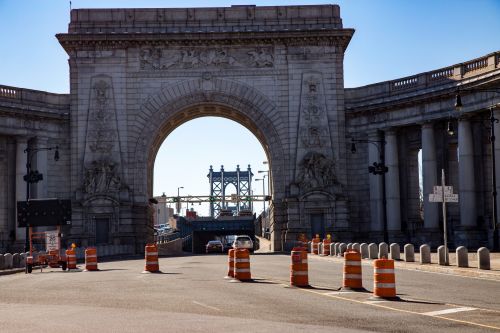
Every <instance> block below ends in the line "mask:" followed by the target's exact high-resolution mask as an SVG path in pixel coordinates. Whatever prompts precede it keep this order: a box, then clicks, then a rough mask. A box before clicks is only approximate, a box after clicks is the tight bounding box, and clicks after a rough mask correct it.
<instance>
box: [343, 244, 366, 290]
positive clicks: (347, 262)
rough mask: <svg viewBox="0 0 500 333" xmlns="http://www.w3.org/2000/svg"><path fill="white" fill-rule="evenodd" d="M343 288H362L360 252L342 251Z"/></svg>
mask: <svg viewBox="0 0 500 333" xmlns="http://www.w3.org/2000/svg"><path fill="white" fill-rule="evenodd" d="M343 288H345V289H354V290H356V289H363V279H362V273H361V254H360V253H359V252H357V251H347V252H345V253H344V283H343Z"/></svg>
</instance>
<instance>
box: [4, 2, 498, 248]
mask: <svg viewBox="0 0 500 333" xmlns="http://www.w3.org/2000/svg"><path fill="white" fill-rule="evenodd" d="M353 32H354V31H353V30H352V29H345V28H343V26H342V20H341V17H340V10H339V7H338V6H336V5H321V6H284V7H255V6H233V7H228V8H185V9H116V10H105V9H98V10H96V9H89V10H86V9H78V10H72V11H71V22H70V25H69V30H68V33H65V34H58V35H57V38H58V39H59V42H60V43H61V45H62V46H63V47H64V49H65V50H66V52H67V53H68V55H69V64H70V94H69V95H54V94H48V93H43V92H33V91H29V90H25V89H18V88H12V87H0V166H1V168H0V170H1V172H0V182H1V183H0V184H1V185H2V186H0V248H1V247H3V248H9V247H14V246H15V245H16V244H17V245H19V244H20V243H22V237H23V232H22V230H17V231H16V228H15V213H14V212H15V202H16V200H25V196H26V185H25V183H24V182H23V180H22V176H23V175H24V173H25V164H26V156H25V155H26V154H23V151H24V149H25V148H26V147H27V145H29V146H30V147H37V146H38V147H47V146H53V145H57V146H59V149H60V156H61V159H60V160H59V161H57V162H55V161H53V160H52V159H51V156H50V152H44V153H39V154H36V155H35V156H34V158H35V159H36V162H35V163H34V165H35V166H36V168H38V170H43V171H44V175H46V177H45V178H44V181H42V182H40V183H38V184H37V185H34V186H33V188H32V194H33V195H34V196H35V197H39V198H42V197H58V198H63V199H71V201H72V211H73V217H72V225H71V226H68V227H65V230H64V234H65V240H66V241H67V242H71V241H75V242H77V243H78V244H79V245H81V246H87V245H94V244H103V243H107V244H114V245H129V246H130V245H131V246H135V249H136V251H137V252H140V251H141V250H142V249H143V248H144V244H145V242H147V241H150V240H151V237H152V221H153V219H152V216H153V214H154V211H153V207H152V206H151V205H150V204H148V199H149V198H151V197H152V190H153V187H152V181H153V179H152V171H153V165H154V159H155V156H156V153H157V151H158V149H159V148H160V145H161V143H162V142H163V140H164V139H165V138H166V137H167V136H168V135H169V134H170V133H171V132H172V131H173V130H174V129H175V128H177V127H178V126H180V125H181V124H183V123H185V122H187V121H189V120H192V119H194V118H197V117H203V116H221V117H225V118H228V119H231V120H234V121H237V122H238V123H240V124H242V125H243V126H245V127H247V128H248V129H249V130H250V131H251V132H252V133H254V135H255V136H256V137H257V138H258V139H259V141H260V142H262V143H263V146H264V149H265V150H266V153H267V155H268V156H269V161H270V176H271V179H272V182H271V194H272V202H271V205H270V220H271V223H270V226H271V230H270V231H271V240H272V249H273V250H287V249H290V248H291V247H292V246H293V245H294V243H295V240H296V239H297V237H298V236H299V234H301V233H305V234H306V235H307V236H308V237H310V236H312V234H315V233H320V234H322V235H325V234H327V233H331V234H333V237H334V239H336V238H342V239H345V238H347V237H349V238H351V239H352V240H365V241H366V240H367V239H368V238H370V239H373V240H378V239H380V238H381V237H382V234H383V233H384V232H388V234H389V236H390V237H391V241H406V240H413V241H415V242H417V243H418V242H436V244H437V242H439V235H440V234H439V215H437V213H436V212H438V208H437V207H436V206H437V205H436V204H431V205H429V204H425V205H424V208H425V209H424V212H425V213H424V215H425V222H422V217H421V215H422V214H421V212H420V206H421V204H420V201H419V194H418V188H419V185H418V170H417V169H416V168H418V162H417V155H418V152H419V150H420V149H423V150H424V151H422V155H423V156H425V158H424V161H423V165H424V171H423V175H424V178H425V179H424V194H425V195H427V194H428V192H426V191H428V190H429V186H432V185H437V183H436V181H437V178H436V175H437V174H438V170H440V168H441V167H443V166H444V167H445V169H447V170H448V171H449V179H450V181H451V182H452V185H455V186H457V185H458V184H457V182H460V181H462V187H461V189H460V191H461V192H460V194H461V195H463V196H465V197H467V198H469V199H468V200H467V204H465V203H464V204H463V205H464V206H463V207H461V208H460V209H454V208H452V207H451V206H450V215H451V216H452V219H453V221H454V222H453V223H454V224H453V225H454V226H455V224H456V228H452V232H453V233H454V234H455V235H456V237H455V239H454V241H456V242H462V243H463V242H465V243H467V244H459V245H471V244H479V243H481V242H484V241H485V239H486V241H488V239H487V238H488V232H489V234H490V237H491V231H488V230H489V229H488V227H487V224H488V216H491V213H490V212H491V210H490V209H488V207H490V206H491V205H490V204H489V203H488V195H487V191H488V183H487V180H486V179H484V176H482V175H483V173H484V174H488V170H490V169H491V165H490V164H489V158H488V151H487V149H486V148H485V146H486V145H487V139H486V141H485V136H486V134H485V131H484V130H482V129H481V128H480V126H476V125H473V124H472V123H471V124H468V123H466V121H467V120H466V119H465V117H461V121H460V125H459V126H456V127H455V128H458V131H459V133H460V134H459V136H458V137H457V136H456V135H455V137H448V136H446V135H444V134H443V133H444V132H445V131H444V130H443V124H444V123H445V122H446V121H448V119H449V118H450V110H451V108H452V104H453V101H452V100H453V96H454V95H453V93H454V91H455V90H456V87H457V86H463V87H491V86H496V87H498V82H499V79H500V69H499V64H498V63H499V54H498V53H495V54H492V55H488V56H486V57H483V58H481V59H477V60H473V61H471V62H468V63H465V64H460V65H457V66H453V67H449V68H445V69H441V70H438V71H434V72H429V73H423V74H420V75H417V76H414V77H409V78H404V79H401V80H395V81H390V82H382V83H379V84H375V85H371V86H366V87H360V88H355V89H344V83H343V58H344V52H345V50H346V48H347V45H348V43H349V41H350V38H351V36H352V34H353ZM492 96H493V95H492V94H488V93H485V92H473V93H472V92H470V93H467V96H464V102H467V108H466V110H464V114H465V115H466V116H467V119H468V118H469V115H470V116H472V117H474V116H475V115H476V114H479V116H481V115H482V114H483V112H482V111H484V110H485V108H486V107H487V106H488V105H491V104H492V103H493V102H494V101H495V100H496V101H498V96H497V97H495V98H496V99H492V98H493V97H492ZM454 119H455V118H453V121H454ZM351 139H355V140H357V141H356V142H358V143H357V152H356V154H351V152H350V149H349V148H350V144H351V142H350V140H351ZM366 141H380V142H385V144H381V146H382V147H377V146H376V145H373V144H370V143H368V142H366ZM461 144H462V145H467V146H466V147H468V148H467V149H465V148H464V149H461V150H460V161H464V160H465V161H468V162H467V163H466V164H467V165H464V163H462V165H459V164H458V163H457V159H456V158H454V155H453V152H456V151H457V146H458V145H461ZM380 149H382V151H383V153H384V154H385V158H386V165H387V166H388V167H389V172H388V173H387V174H386V176H385V186H383V185H384V184H383V183H382V182H383V177H380V176H378V175H370V174H368V172H367V170H366V167H367V166H368V164H371V163H372V162H376V161H377V160H378V157H379V155H380V153H381V151H380ZM445 153H447V154H445ZM444 155H447V156H446V158H444V159H443V158H438V156H444ZM455 155H456V153H455ZM458 169H460V170H458ZM499 172H500V171H499ZM471 174H474V175H475V176H476V178H468V179H469V180H470V179H475V181H474V182H473V183H472V184H469V185H463V181H464V179H466V178H467V175H471ZM478 179H479V180H480V181H478ZM384 188H385V193H386V196H383V195H382V191H383V189H384ZM33 195H32V197H34V196H33ZM384 198H385V201H384ZM461 205H462V203H461ZM460 216H461V217H462V220H463V221H462V220H460V222H457V218H458V217H460ZM466 216H467V217H466ZM479 217H481V218H482V220H481V219H478V220H475V218H476V219H477V218H479ZM385 221H386V222H385ZM481 221H483V222H481ZM485 237H486V238H485ZM481 244H482V243H481Z"/></svg>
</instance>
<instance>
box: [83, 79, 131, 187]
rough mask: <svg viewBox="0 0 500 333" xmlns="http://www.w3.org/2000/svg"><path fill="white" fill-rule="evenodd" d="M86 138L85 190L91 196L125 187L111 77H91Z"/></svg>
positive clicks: (84, 161) (84, 162)
mask: <svg viewBox="0 0 500 333" xmlns="http://www.w3.org/2000/svg"><path fill="white" fill-rule="evenodd" d="M85 140H86V144H85V156H84V160H83V165H84V168H83V181H82V191H83V192H85V193H87V194H88V195H93V194H103V193H111V192H118V191H119V190H120V188H122V187H123V186H122V182H121V177H120V174H121V171H120V165H121V153H120V142H119V136H118V124H117V115H116V110H115V103H114V95H113V84H112V81H111V78H110V77H109V76H105V75H98V76H95V77H93V78H92V80H91V84H90V97H89V113H88V120H87V134H86V138H85ZM123 188H124V187H123Z"/></svg>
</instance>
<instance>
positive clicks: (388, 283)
mask: <svg viewBox="0 0 500 333" xmlns="http://www.w3.org/2000/svg"><path fill="white" fill-rule="evenodd" d="M373 266H374V269H373V295H374V296H377V297H396V276H395V274H394V260H392V259H377V260H375V261H374V262H373Z"/></svg>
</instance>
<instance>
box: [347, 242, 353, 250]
mask: <svg viewBox="0 0 500 333" xmlns="http://www.w3.org/2000/svg"><path fill="white" fill-rule="evenodd" d="M351 250H352V243H347V251H351Z"/></svg>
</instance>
